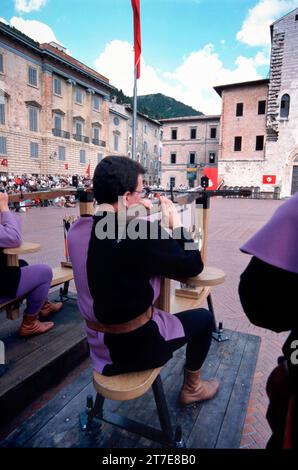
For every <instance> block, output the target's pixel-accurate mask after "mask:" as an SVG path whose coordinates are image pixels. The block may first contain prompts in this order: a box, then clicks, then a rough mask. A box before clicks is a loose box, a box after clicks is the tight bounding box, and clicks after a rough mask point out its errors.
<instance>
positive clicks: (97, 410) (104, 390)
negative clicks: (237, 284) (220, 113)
mask: <svg viewBox="0 0 298 470" xmlns="http://www.w3.org/2000/svg"><path fill="white" fill-rule="evenodd" d="M225 278H226V274H225V273H224V272H223V271H222V270H220V269H217V268H212V267H206V268H205V269H204V270H203V272H202V273H201V274H200V275H199V276H196V277H194V278H190V279H182V280H181V279H177V280H179V281H180V282H185V283H186V284H188V285H192V286H196V287H198V288H201V290H200V291H199V296H198V297H197V298H196V300H194V303H195V306H194V305H193V306H192V307H193V308H198V307H200V306H202V304H203V303H204V302H205V301H206V299H207V301H208V295H209V294H210V291H211V289H212V287H214V286H216V285H219V284H222V283H223V282H224V280H225ZM165 281H166V283H165ZM169 285H170V280H168V279H164V280H163V284H162V292H161V298H160V302H159V304H158V307H160V308H161V309H163V310H167V311H169V310H170V308H169V307H170V305H169V304H170V301H169V297H168V296H167V292H165V290H167V289H169ZM168 294H169V292H168ZM208 306H209V308H210V305H209V302H208ZM211 307H212V305H211ZM212 313H213V315H214V312H213V307H212ZM161 369H162V368H161V367H158V368H155V369H150V370H145V371H141V372H131V373H127V374H121V375H116V376H113V377H107V376H104V375H102V374H99V373H98V372H96V371H93V385H94V388H95V390H96V392H97V395H96V399H95V403H93V397H92V395H88V397H87V406H86V410H87V411H85V412H84V413H82V414H81V415H80V422H81V429H82V430H84V431H85V430H87V429H89V427H90V426H91V425H92V422H93V420H94V419H95V420H102V421H105V422H107V423H109V424H113V425H115V426H118V427H120V428H122V429H125V430H127V431H130V432H133V433H136V434H139V435H141V436H143V437H145V438H147V439H150V440H153V441H156V442H159V443H161V444H162V445H164V446H169V447H183V446H184V444H183V438H182V430H181V428H180V426H177V427H176V429H175V430H174V429H173V427H172V424H171V419H170V415H169V411H168V406H167V402H166V399H165V394H164V390H163V385H162V381H161V377H160V372H161ZM150 387H152V390H153V394H154V398H155V403H156V408H157V412H158V416H159V420H160V426H161V430H159V429H155V428H152V427H151V426H145V425H144V424H142V423H139V422H136V421H132V420H131V419H128V418H126V417H125V416H120V415H118V414H116V413H111V412H107V411H105V410H104V409H103V405H104V401H105V399H110V400H120V401H125V400H133V399H135V398H138V397H140V396H142V395H144V394H145V393H146V392H147V391H148V390H149V388H150Z"/></svg>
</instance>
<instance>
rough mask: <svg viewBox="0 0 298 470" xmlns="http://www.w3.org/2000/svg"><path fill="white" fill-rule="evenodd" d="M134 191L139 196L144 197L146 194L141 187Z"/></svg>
mask: <svg viewBox="0 0 298 470" xmlns="http://www.w3.org/2000/svg"><path fill="white" fill-rule="evenodd" d="M134 193H137V194H139V195H140V197H146V195H147V191H145V189H143V190H142V191H134Z"/></svg>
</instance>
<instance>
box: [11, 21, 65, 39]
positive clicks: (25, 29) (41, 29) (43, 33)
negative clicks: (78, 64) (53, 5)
mask: <svg viewBox="0 0 298 470" xmlns="http://www.w3.org/2000/svg"><path fill="white" fill-rule="evenodd" d="M6 24H9V25H10V26H13V27H14V28H16V29H18V30H19V31H22V33H24V34H26V35H27V36H29V37H31V38H32V39H34V40H35V41H38V42H40V43H43V42H51V41H55V42H57V43H58V44H60V42H59V41H58V39H57V38H56V36H55V33H54V31H53V30H52V28H51V27H50V26H48V25H47V24H45V23H42V22H41V21H36V20H24V19H23V18H20V17H19V16H13V17H12V18H11V19H10V21H9V22H7V21H6Z"/></svg>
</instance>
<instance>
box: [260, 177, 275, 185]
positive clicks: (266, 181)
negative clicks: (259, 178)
mask: <svg viewBox="0 0 298 470" xmlns="http://www.w3.org/2000/svg"><path fill="white" fill-rule="evenodd" d="M275 183H276V175H263V184H275Z"/></svg>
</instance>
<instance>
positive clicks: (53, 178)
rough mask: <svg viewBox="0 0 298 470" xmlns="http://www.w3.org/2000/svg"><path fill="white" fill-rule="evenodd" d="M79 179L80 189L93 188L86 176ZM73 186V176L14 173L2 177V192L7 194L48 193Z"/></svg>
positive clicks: (0, 178) (0, 183)
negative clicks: (50, 190) (51, 190)
mask: <svg viewBox="0 0 298 470" xmlns="http://www.w3.org/2000/svg"><path fill="white" fill-rule="evenodd" d="M74 176H76V177H77V185H78V187H83V188H87V187H90V186H91V183H92V180H91V179H90V178H85V177H84V176H80V175H74ZM72 185H73V176H65V175H30V174H23V175H14V174H13V173H7V174H2V175H1V176H0V191H1V190H2V191H3V190H4V191H6V192H7V194H20V193H21V192H23V193H26V192H34V191H46V190H49V189H58V188H67V187H69V186H72Z"/></svg>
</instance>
